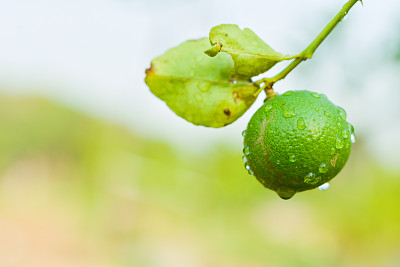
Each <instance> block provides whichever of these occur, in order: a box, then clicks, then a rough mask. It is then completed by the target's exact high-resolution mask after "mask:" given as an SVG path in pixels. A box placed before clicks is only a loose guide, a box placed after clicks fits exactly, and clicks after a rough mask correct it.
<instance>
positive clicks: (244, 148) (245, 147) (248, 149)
mask: <svg viewBox="0 0 400 267" xmlns="http://www.w3.org/2000/svg"><path fill="white" fill-rule="evenodd" d="M243 154H244V155H245V156H248V155H250V148H249V147H248V146H244V147H243Z"/></svg>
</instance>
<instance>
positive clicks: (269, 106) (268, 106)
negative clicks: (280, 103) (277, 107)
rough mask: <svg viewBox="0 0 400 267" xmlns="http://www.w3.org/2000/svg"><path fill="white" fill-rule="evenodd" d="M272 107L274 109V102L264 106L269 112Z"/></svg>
mask: <svg viewBox="0 0 400 267" xmlns="http://www.w3.org/2000/svg"><path fill="white" fill-rule="evenodd" d="M271 109H272V104H271V103H268V104H266V105H265V108H264V110H265V111H267V112H268V111H270V110H271Z"/></svg>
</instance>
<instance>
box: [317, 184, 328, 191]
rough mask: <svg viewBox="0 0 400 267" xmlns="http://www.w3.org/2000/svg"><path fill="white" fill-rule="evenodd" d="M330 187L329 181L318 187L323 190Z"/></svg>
mask: <svg viewBox="0 0 400 267" xmlns="http://www.w3.org/2000/svg"><path fill="white" fill-rule="evenodd" d="M328 188H329V183H324V184H322V185H320V186H318V189H319V190H321V191H325V190H328Z"/></svg>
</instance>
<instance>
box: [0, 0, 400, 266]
mask: <svg viewBox="0 0 400 267" xmlns="http://www.w3.org/2000/svg"><path fill="white" fill-rule="evenodd" d="M11 2H13V1H11ZM11 2H10V3H9V4H5V3H2V4H1V5H2V9H0V15H2V17H1V19H0V22H2V23H1V25H2V26H1V27H0V34H1V36H3V37H4V42H3V46H4V47H5V48H6V49H3V50H1V51H2V52H0V59H1V60H0V62H1V63H0V91H1V96H0V125H1V127H2V128H1V129H2V130H1V131H0V266H21V267H22V266H23V267H25V266H29V267H36V266H38V267H39V266H40V267H42V266H56V267H58V266H60V267H64V266H96V267H97V266H99V267H102V266H107V267H109V266H110V267H111V266H124V267H125V266H134V267H204V266H205V267H242V266H243V267H266V266H274V267H275V266H278V267H280V266H328V267H329V266H400V253H399V251H400V209H399V204H400V170H399V166H400V155H399V151H400V149H399V148H400V143H399V138H398V134H399V133H400V130H399V129H400V127H399V126H400V109H399V105H398V103H399V102H398V101H400V93H399V86H398V84H399V83H398V82H399V81H400V78H399V77H400V75H399V73H400V61H399V55H400V36H399V34H398V33H399V32H400V21H399V20H398V19H397V20H395V18H398V15H399V14H400V5H399V4H398V3H397V2H395V1H388V2H387V3H386V4H385V5H382V6H385V7H386V9H383V8H378V6H380V4H378V3H375V2H374V1H364V2H365V3H364V5H365V6H364V8H361V6H358V5H357V6H356V7H355V8H354V10H352V11H351V13H350V16H349V18H348V19H347V20H346V21H345V23H348V24H347V25H346V27H344V26H343V27H338V29H335V32H334V33H333V36H332V37H331V38H328V39H327V41H326V42H325V43H324V44H323V45H322V47H321V50H318V51H317V54H316V55H315V57H314V58H313V60H311V61H309V62H307V64H304V66H301V67H299V68H298V69H296V70H295V71H294V72H293V75H292V74H291V75H292V76H291V77H288V79H287V80H285V81H282V84H279V85H277V89H278V91H281V92H282V91H284V90H287V88H290V89H294V90H296V89H304V87H306V88H309V89H310V90H318V89H317V88H321V90H319V91H321V92H323V93H325V94H327V95H328V97H329V98H331V99H332V100H334V102H335V103H336V104H339V105H342V106H343V107H345V109H346V110H347V112H348V116H349V118H350V122H352V123H354V125H355V127H356V132H357V135H358V140H357V142H356V143H355V144H354V145H353V149H352V152H351V155H350V159H349V161H348V163H347V165H346V166H345V168H344V169H343V171H342V172H341V173H340V174H339V175H338V176H337V178H335V179H334V180H332V183H331V188H330V189H329V190H327V191H319V190H312V191H307V192H304V193H300V194H297V195H296V196H295V197H294V198H293V199H291V200H289V201H283V200H281V199H280V198H279V197H278V196H277V195H276V194H275V193H274V192H272V191H269V190H267V189H264V188H263V187H262V186H261V185H260V184H259V183H258V182H257V181H256V180H255V179H254V177H252V176H250V175H248V174H247V172H246V171H245V169H244V167H243V162H242V160H241V146H242V144H241V142H242V140H241V136H240V133H241V130H242V129H244V127H245V125H246V123H247V121H248V118H249V117H250V116H251V113H252V112H254V110H255V109H256V108H257V105H258V106H259V105H260V104H261V103H262V99H261V98H262V97H260V99H259V100H258V102H257V103H256V104H255V107H254V108H253V109H252V110H251V111H249V112H248V113H246V115H245V116H244V117H243V118H241V119H240V120H239V121H237V122H236V123H235V124H234V125H232V126H228V127H226V129H218V130H215V129H206V128H203V127H196V126H193V125H191V124H189V123H187V122H185V121H183V120H182V119H180V118H178V117H176V115H175V114H173V113H172V112H171V111H169V110H168V109H167V108H166V107H165V105H164V104H163V103H162V102H160V101H159V100H157V99H156V98H155V97H154V96H152V95H151V94H150V92H149V90H148V89H147V88H146V86H145V84H144V82H143V78H144V70H145V68H147V67H148V66H149V63H150V60H151V59H152V58H153V57H155V56H157V55H159V54H161V53H164V52H165V50H167V49H168V48H170V47H172V46H175V45H177V44H178V43H179V42H181V41H184V40H187V39H192V38H196V37H198V36H199V35H200V34H203V35H206V34H207V31H208V29H209V28H210V27H211V26H213V25H214V24H218V23H222V22H231V23H242V24H243V25H242V26H248V27H251V28H253V29H254V27H252V25H259V26H258V27H259V28H258V30H257V29H254V30H255V31H256V33H259V35H260V36H262V37H263V38H267V37H268V35H269V34H270V33H273V34H274V37H271V38H272V41H273V42H275V44H276V45H275V46H278V47H279V46H283V50H285V49H286V50H288V51H290V50H292V51H300V50H302V49H303V48H304V47H305V45H306V44H308V42H309V41H311V40H312V38H313V36H315V35H316V34H317V33H318V32H319V30H320V29H321V27H322V26H323V25H324V24H325V23H326V22H327V21H328V20H329V18H330V17H331V16H333V15H334V14H335V13H336V12H337V10H339V8H340V7H341V4H342V3H344V2H345V1H342V2H341V3H340V4H338V3H337V2H336V1H333V0H332V1H327V2H326V3H321V1H316V0H307V1H305V3H307V4H308V5H309V6H308V8H305V7H304V6H303V9H304V12H303V13H304V14H302V15H300V14H298V13H301V12H297V11H298V10H299V8H300V7H301V6H302V5H303V4H301V3H293V2H291V1H288V0H285V1H281V2H279V3H276V2H273V1H250V2H249V7H246V8H243V7H242V6H241V2H240V1H233V2H232V3H231V5H230V6H229V7H224V5H223V4H221V3H220V2H218V3H217V2H215V1H194V0H193V1H187V2H182V1H178V0H176V1H165V2H161V1H155V0H154V1H102V2H95V1H83V2H80V3H78V2H77V3H73V4H70V3H67V2H68V1H53V2H51V1H50V2H51V4H50V2H49V1H47V2H46V1H43V3H44V4H43V3H39V2H36V3H35V4H33V1H31V2H29V1H21V2H20V3H16V2H13V3H14V4H11ZM370 2H371V3H370ZM82 3H83V4H82ZM47 4H48V6H47ZM260 5H261V6H262V7H263V8H264V9H263V8H259V9H257V10H255V8H254V7H257V6H260ZM293 5H294V6H293ZM296 5H298V6H296ZM78 7H79V8H82V9H79V8H78ZM89 7H93V9H90V8H89ZM42 8H43V9H42ZM46 8H47V9H46ZM223 8H226V9H227V10H228V11H229V12H227V13H229V14H228V15H227V14H225V13H221V12H220V10H222V9H223ZM266 8H271V9H272V10H273V11H274V12H272V13H274V14H275V15H272V18H266V19H263V18H262V17H261V15H262V14H264V13H265V9H266ZM283 8H286V9H283ZM239 9H240V12H241V13H240V12H238V11H235V10H239ZM303 9H302V10H303ZM1 10H3V11H1ZM199 10H200V11H202V12H203V11H204V12H203V13H202V12H199ZM263 10H264V11H263ZM284 10H286V11H284ZM289 10H291V11H289ZM316 10H322V12H321V13H318V14H316V13H313V12H315V11H316ZM34 11H37V12H39V13H35V12H34ZM50 11H51V12H50ZM353 11H354V12H353ZM1 12H2V13H1ZM13 12H14V13H13ZM40 12H43V13H40ZM96 12H97V13H96ZM168 12H169V13H168ZM174 12H177V14H179V15H180V16H181V17H179V16H177V17H176V18H174V19H172V18H171V17H173V16H174V14H175V13H174ZM235 12H236V13H235ZM254 12H256V15H259V16H258V17H255V16H254ZM257 12H259V13H257ZM287 12H291V13H290V14H288V13H287ZM306 12H310V13H306ZM385 12H387V13H385ZM353 13H354V14H353ZM35 14H36V15H35ZM40 14H41V15H43V16H44V18H43V16H40ZM121 14H122V15H121ZM166 14H170V16H167V15H166ZM195 14H197V15H195ZM296 14H297V15H296ZM371 14H378V17H380V21H373V20H372V22H371V20H369V18H370V16H371ZM18 15H20V16H23V17H24V19H25V20H23V21H22V22H18V23H17V20H18ZM80 15H81V17H80ZM7 16H8V17H7ZM13 16H17V17H16V18H14V17H13ZM26 16H27V17H26ZM29 16H31V17H29ZM46 16H48V17H46ZM121 16H122V17H123V16H126V17H123V19H122V20H121V21H120V20H118V18H121ZM39 17H40V19H39ZM57 17H61V19H60V20H57V19H56V18H57ZM130 17H132V18H134V19H136V20H134V21H129V20H128V19H127V18H130ZM156 17H157V18H158V20H157V18H156ZM191 17H193V18H191ZM279 17H283V18H282V19H283V20H285V21H287V22H286V23H283V22H282V25H281V26H276V27H277V28H274V29H272V28H268V27H261V26H260V25H264V24H265V23H266V22H271V23H273V22H274V21H276V19H277V18H279ZM30 18H33V19H32V20H30ZM65 18H68V19H65ZM112 18H114V19H115V20H113V19H112ZM167 18H168V19H172V20H167ZM182 18H183V19H185V22H184V23H183V22H182V21H181V19H182ZM96 19H97V20H96ZM152 19H155V20H154V21H153V20H152ZM75 20H76V21H75ZM38 21H40V23H42V24H40V23H39V22H38ZM60 21H62V22H63V23H64V24H62V23H61V22H60ZM112 21H117V23H116V24H112ZM145 22H146V23H145ZM98 23H100V24H101V23H103V24H101V25H100V26H101V27H100V26H99V27H98V28H97V26H98V25H99V24H98ZM124 23H125V24H124ZM379 23H380V24H379ZM53 24H54V25H56V26H54V27H57V29H56V30H55V31H54V33H55V34H56V35H52V32H51V31H50V30H49V29H50V28H46V30H43V29H44V28H45V27H51V26H52V25H53ZM61 24H62V25H64V26H63V27H64V28H62V29H60V28H59V27H58V26H59V25H61ZM267 24H268V23H267ZM296 24H299V25H300V26H299V27H298V28H297V29H296V28H294V29H292V30H288V29H289V28H291V27H292V28H293V27H294V26H295V25H296ZM35 25H36V26H37V25H39V26H40V27H39V26H38V27H36V26H35ZM88 25H89V26H88ZM93 25H96V26H93ZM138 25H139V26H140V27H138ZM166 25H167V26H168V27H171V36H167V33H166V32H165V30H163V27H167V26H166ZM199 25H201V26H199ZM377 25H378V26H377ZM387 25H392V27H391V28H390V29H388V28H387V27H386V26H387ZM42 26H43V29H42V28H41V27H42ZM340 26H341V25H340ZM35 27H36V28H35ZM85 27H86V28H85ZM124 27H126V28H124ZM255 27H256V28H257V26H255ZM34 28H35V30H36V31H37V32H33V33H32V34H31V35H30V36H26V35H25V34H26V32H29V31H30V30H32V29H34ZM80 28H83V29H85V30H84V31H82V32H79V29H80ZM24 29H25V30H24ZM41 29H42V30H41ZM104 31H105V32H106V34H104ZM282 31H283V33H282ZM76 32H78V33H79V34H76ZM260 32H261V33H260ZM111 33H112V34H114V35H112V34H111ZM35 34H38V36H39V37H43V38H44V37H46V38H48V39H43V38H39V37H38V36H35ZM74 34H76V35H74ZM96 34H99V36H102V38H104V39H102V40H104V41H108V43H105V44H104V43H102V42H98V39H96ZM374 34H375V35H374ZM378 34H380V35H378ZM63 35H66V36H67V37H68V36H69V37H68V38H67V37H66V38H67V39H68V40H69V42H68V41H66V39H62V38H61V36H63ZM303 35H304V36H303ZM127 36H128V37H127ZM376 36H379V38H377V37H376ZM6 37H7V38H6ZM70 37H71V38H70ZM123 37H124V38H126V39H124V38H123ZM60 38H61V39H60ZM74 38H75V39H74ZM85 38H86V39H85ZM39 39H40V40H39ZM92 39H93V43H89V40H92ZM280 39H281V41H279V40H280ZM376 39H377V40H376ZM21 40H25V41H31V42H20V41H21ZM46 40H47V41H50V45H49V44H48V43H47V41H46ZM71 40H72V41H71ZM160 40H162V41H160ZM124 41H127V42H124ZM290 41H291V43H290ZM280 42H282V43H280ZM288 43H289V44H288ZM127 44H128V45H127ZM131 44H132V45H133V44H134V45H135V46H133V47H130V45H131ZM47 45H48V46H47ZM63 45H64V46H63ZM71 45H72V46H73V48H71ZM97 45H98V46H97ZM113 45H114V46H113ZM125 45H127V46H126V47H125ZM32 47H35V49H33V48H32ZM49 47H51V48H52V49H53V50H51V49H50V50H49V49H48V48H49ZM68 47H69V48H71V50H68ZM39 48H40V49H42V50H40V49H39ZM118 48H121V49H120V50H118ZM375 48H379V49H375ZM30 49H31V50H30ZM93 49H94V50H96V49H97V50H96V51H95V53H94V52H93ZM131 50H132V51H134V52H132V53H130V52H129V51H131ZM278 50H279V49H278ZM121 51H122V52H121ZM279 51H280V50H279ZM337 51H340V53H336V52H337ZM365 52H368V53H365ZM91 53H94V54H91ZM87 55H89V56H88V57H87V58H86V57H85V56H87ZM97 56H98V57H97ZM68 58H72V59H71V61H68ZM113 60H114V61H113ZM88 62H90V64H89V63H88ZM121 73H122V74H121ZM75 74H76V76H74V75H75ZM118 75H120V76H118ZM82 77H83V78H87V80H85V79H83V78H82ZM324 88H325V89H324ZM376 90H379V91H378V93H377V91H376Z"/></svg>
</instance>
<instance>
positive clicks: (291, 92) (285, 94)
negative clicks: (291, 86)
mask: <svg viewBox="0 0 400 267" xmlns="http://www.w3.org/2000/svg"><path fill="white" fill-rule="evenodd" d="M293 93H294V92H293V91H286V92H285V93H284V94H283V95H284V96H288V95H291V94H293Z"/></svg>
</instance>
